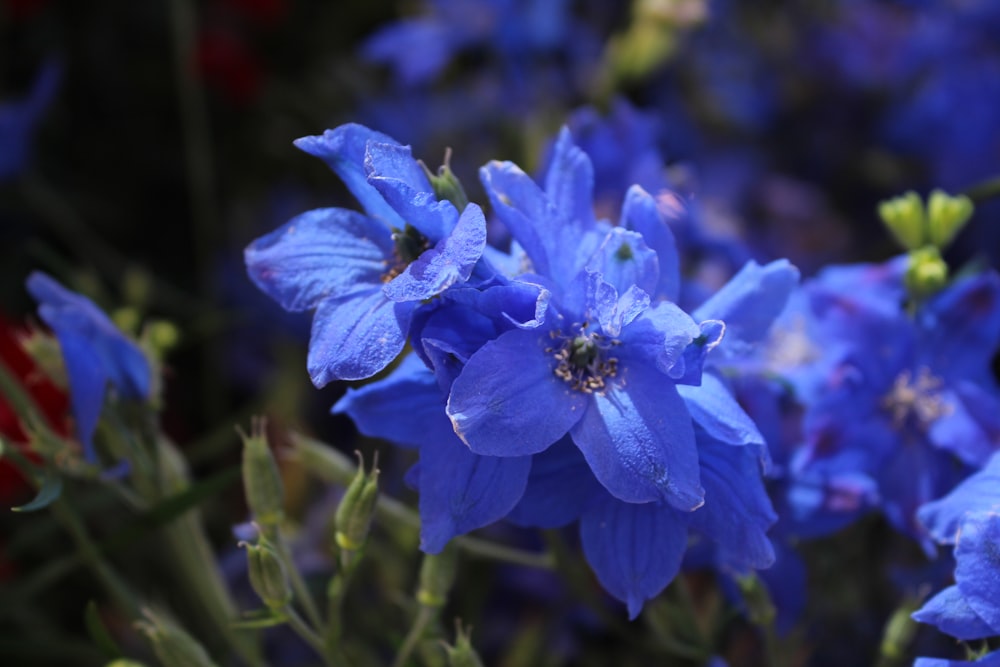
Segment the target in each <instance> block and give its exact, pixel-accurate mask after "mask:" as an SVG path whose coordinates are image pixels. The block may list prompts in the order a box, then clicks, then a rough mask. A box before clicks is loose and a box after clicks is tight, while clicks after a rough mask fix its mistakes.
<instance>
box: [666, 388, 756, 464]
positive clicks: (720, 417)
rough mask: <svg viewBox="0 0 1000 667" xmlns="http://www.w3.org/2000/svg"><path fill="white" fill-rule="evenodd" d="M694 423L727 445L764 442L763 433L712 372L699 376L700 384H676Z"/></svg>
mask: <svg viewBox="0 0 1000 667" xmlns="http://www.w3.org/2000/svg"><path fill="white" fill-rule="evenodd" d="M677 391H679V392H680V394H681V396H682V397H683V398H684V402H685V403H686V404H687V408H688V411H689V412H690V413H691V417H692V418H693V419H694V421H695V423H697V424H698V425H699V426H701V427H702V428H703V429H705V431H706V432H707V433H708V434H709V435H710V436H711V437H713V438H715V439H716V440H719V441H720V442H724V443H726V444H730V445H761V446H763V445H764V436H762V435H761V434H760V431H759V430H758V429H757V425H756V424H755V423H754V421H753V420H752V419H751V418H750V415H748V414H747V413H746V412H745V411H744V410H743V408H742V407H740V404H739V403H737V402H736V399H735V398H734V397H733V395H732V393H730V391H729V389H728V388H727V387H726V385H725V384H724V383H723V382H722V380H720V379H719V378H718V377H716V376H715V375H714V374H712V373H705V374H704V375H702V376H701V385H699V386H691V385H678V386H677Z"/></svg>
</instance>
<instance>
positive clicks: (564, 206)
mask: <svg viewBox="0 0 1000 667" xmlns="http://www.w3.org/2000/svg"><path fill="white" fill-rule="evenodd" d="M593 190H594V167H593V165H592V164H591V162H590V157H588V156H587V154H586V153H585V152H583V150H581V149H580V148H579V147H578V146H577V145H576V144H575V143H573V136H572V134H571V133H570V131H569V128H567V127H565V126H564V127H563V128H562V130H560V132H559V138H558V139H557V140H556V145H555V149H554V150H553V152H552V161H551V162H550V163H549V170H548V172H547V173H546V175H545V194H546V195H548V198H549V200H550V201H551V202H552V203H553V204H554V205H555V207H556V210H558V211H559V212H560V215H562V216H563V217H564V218H566V219H568V220H571V221H572V222H573V225H574V227H576V228H578V229H590V228H591V227H593V226H594V224H595V222H596V220H595V218H594V193H593Z"/></svg>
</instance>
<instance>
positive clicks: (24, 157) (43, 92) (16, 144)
mask: <svg viewBox="0 0 1000 667" xmlns="http://www.w3.org/2000/svg"><path fill="white" fill-rule="evenodd" d="M60 74H61V68H60V66H59V65H58V64H57V63H56V62H49V63H47V64H45V65H44V66H43V67H42V69H41V71H40V72H39V73H38V76H37V77H36V78H35V81H34V84H33V85H32V87H31V90H30V92H29V93H28V95H27V96H26V97H25V98H24V99H21V100H17V101H14V100H5V101H4V102H3V103H2V104H0V146H2V147H3V150H0V182H3V181H6V180H9V179H11V178H14V177H15V176H17V174H18V173H20V172H21V170H22V169H23V168H24V166H25V165H26V163H27V161H28V157H29V154H30V147H31V139H32V135H33V134H34V132H35V126H36V125H37V123H38V121H39V119H40V118H41V115H42V113H43V112H44V111H45V108H46V107H47V106H48V105H49V103H50V102H51V101H52V98H53V97H54V96H55V93H56V89H57V88H58V85H59V79H60Z"/></svg>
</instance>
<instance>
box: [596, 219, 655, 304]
mask: <svg viewBox="0 0 1000 667" xmlns="http://www.w3.org/2000/svg"><path fill="white" fill-rule="evenodd" d="M587 270H589V271H597V272H598V273H600V274H601V276H602V277H603V278H604V280H605V281H607V282H608V283H609V284H611V285H612V286H613V287H614V288H615V289H616V290H618V292H619V293H621V292H624V291H626V290H627V289H628V288H629V287H632V286H636V287H638V288H639V289H641V290H642V291H644V292H646V293H647V294H652V293H653V292H654V291H655V290H656V288H657V284H658V282H659V278H660V263H659V259H658V258H657V256H656V253H655V252H654V251H652V250H650V249H649V247H647V246H646V242H645V241H644V240H643V238H642V236H640V235H639V234H637V233H636V232H629V231H626V230H624V229H622V228H621V227H615V228H614V229H612V230H611V231H610V232H609V233H608V235H607V236H605V237H604V241H603V242H602V243H601V246H600V247H599V248H598V249H597V252H596V253H594V255H593V256H592V257H591V258H590V261H589V262H587Z"/></svg>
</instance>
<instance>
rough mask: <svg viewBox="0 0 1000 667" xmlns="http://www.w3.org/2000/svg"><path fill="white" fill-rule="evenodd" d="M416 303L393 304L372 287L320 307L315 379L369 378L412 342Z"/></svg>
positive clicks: (312, 352)
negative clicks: (409, 335) (408, 339)
mask: <svg viewBox="0 0 1000 667" xmlns="http://www.w3.org/2000/svg"><path fill="white" fill-rule="evenodd" d="M415 305H416V304H414V303H393V302H392V301H389V300H388V299H386V298H385V295H383V294H382V290H381V289H380V288H378V287H376V288H372V290H371V291H370V292H368V293H359V294H355V295H353V296H349V297H347V298H344V299H340V300H333V299H330V300H327V301H324V302H322V303H321V304H320V305H319V308H317V309H316V315H315V316H314V318H313V325H312V334H311V336H310V339H309V357H308V359H307V360H306V365H307V367H308V369H309V377H310V378H312V381H313V384H315V385H316V386H317V387H322V386H323V385H325V384H326V383H328V382H330V381H332V380H363V379H365V378H369V377H371V376H372V375H375V374H376V373H378V372H379V371H380V370H382V369H383V368H385V367H386V366H388V365H389V364H390V363H391V362H392V360H393V359H395V358H396V357H397V356H399V353H400V352H401V351H402V350H403V345H404V343H406V333H407V329H408V328H409V326H410V316H411V315H412V313H413V308H414V307H415Z"/></svg>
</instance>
